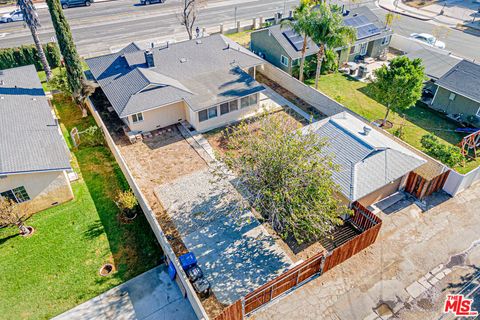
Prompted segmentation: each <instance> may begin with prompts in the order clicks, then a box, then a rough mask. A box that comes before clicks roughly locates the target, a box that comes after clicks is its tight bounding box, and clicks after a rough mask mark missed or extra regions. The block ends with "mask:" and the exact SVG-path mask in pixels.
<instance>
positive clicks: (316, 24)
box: [311, 2, 357, 89]
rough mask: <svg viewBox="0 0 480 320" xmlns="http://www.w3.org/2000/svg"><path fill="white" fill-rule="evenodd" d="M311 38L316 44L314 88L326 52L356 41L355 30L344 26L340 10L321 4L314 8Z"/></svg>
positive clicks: (316, 84)
mask: <svg viewBox="0 0 480 320" xmlns="http://www.w3.org/2000/svg"><path fill="white" fill-rule="evenodd" d="M311 37H312V39H313V41H314V42H315V43H317V44H318V48H319V49H318V52H317V69H316V72H315V88H316V89H318V80H319V78H320V73H321V70H322V62H323V60H324V59H325V55H326V51H327V50H334V49H335V48H340V47H344V46H347V45H351V44H352V43H354V42H355V40H356V39H357V32H356V30H355V28H352V27H348V26H345V25H344V24H343V17H342V12H341V9H340V8H339V7H338V6H333V5H329V4H327V3H325V2H322V3H320V4H318V5H317V6H315V10H314V18H313V27H312V32H311Z"/></svg>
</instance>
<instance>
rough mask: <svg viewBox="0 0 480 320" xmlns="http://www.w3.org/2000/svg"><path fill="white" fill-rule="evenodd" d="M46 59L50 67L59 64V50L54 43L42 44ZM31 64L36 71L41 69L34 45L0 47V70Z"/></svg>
mask: <svg viewBox="0 0 480 320" xmlns="http://www.w3.org/2000/svg"><path fill="white" fill-rule="evenodd" d="M43 50H44V51H45V55H46V56H47V61H48V63H49V64H50V67H51V68H56V67H58V66H60V63H61V56H60V50H59V48H58V46H57V44H56V43H53V42H50V43H47V44H44V45H43ZM30 64H33V65H35V68H36V69H37V71H40V70H43V67H42V63H41V62H40V58H39V57H38V54H37V48H36V47H35V45H33V44H32V45H24V46H21V47H17V48H6V49H0V70H3V69H9V68H15V67H21V66H27V65H30Z"/></svg>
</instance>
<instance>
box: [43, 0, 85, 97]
mask: <svg viewBox="0 0 480 320" xmlns="http://www.w3.org/2000/svg"><path fill="white" fill-rule="evenodd" d="M47 5H48V10H49V12H50V16H51V18H52V23H53V27H54V29H55V35H56V37H57V41H58V45H59V47H60V52H61V53H62V56H63V59H64V62H65V70H66V74H67V81H68V85H69V87H70V92H72V94H73V97H74V98H77V97H79V96H80V95H81V91H82V87H83V83H84V82H85V76H84V74H83V68H82V63H81V62H80V56H79V55H78V53H77V47H76V46H75V42H74V41H73V36H72V31H71V30H70V25H69V24H68V21H67V18H66V17H65V15H64V13H63V9H62V6H61V4H60V1H59V0H47Z"/></svg>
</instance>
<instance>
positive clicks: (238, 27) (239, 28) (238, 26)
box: [237, 21, 241, 32]
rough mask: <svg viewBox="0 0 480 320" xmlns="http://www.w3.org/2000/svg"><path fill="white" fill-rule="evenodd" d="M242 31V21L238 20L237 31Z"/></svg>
mask: <svg viewBox="0 0 480 320" xmlns="http://www.w3.org/2000/svg"><path fill="white" fill-rule="evenodd" d="M240 31H241V27H240V21H237V32H240Z"/></svg>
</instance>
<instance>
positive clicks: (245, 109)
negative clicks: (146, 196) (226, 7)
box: [87, 35, 265, 133]
mask: <svg viewBox="0 0 480 320" xmlns="http://www.w3.org/2000/svg"><path fill="white" fill-rule="evenodd" d="M263 63H264V61H263V60H262V59H260V58H258V57H257V56H255V55H254V54H253V53H252V52H250V51H248V50H247V49H244V48H242V47H241V46H240V45H238V44H236V43H235V42H233V41H231V40H229V39H228V38H226V37H224V36H223V35H214V36H209V37H205V38H201V39H194V40H190V41H184V42H179V43H175V44H167V45H165V46H163V47H156V48H151V49H148V50H141V49H139V47H138V46H136V45H135V44H130V45H129V46H127V47H126V48H124V49H123V50H121V51H120V52H117V53H113V54H109V55H105V56H100V57H96V58H91V59H88V60H87V64H88V65H89V67H90V69H91V72H92V74H93V76H94V78H95V79H96V81H97V82H98V83H99V84H100V86H101V88H102V90H103V92H104V93H105V95H106V97H107V98H108V100H109V101H110V103H111V105H112V107H113V108H114V110H115V111H116V113H117V114H118V116H119V117H120V119H122V121H123V122H124V123H125V124H126V125H128V127H129V128H130V130H131V131H134V132H139V133H142V132H148V131H152V130H155V129H158V128H162V127H166V126H169V125H172V124H176V123H179V122H182V121H187V122H189V123H190V125H191V126H193V127H194V128H195V129H196V130H197V131H199V132H203V131H207V130H210V129H213V128H216V127H220V126H224V125H226V124H228V123H231V122H235V121H238V120H241V119H242V118H244V117H246V116H248V115H251V114H254V113H255V112H256V111H258V107H259V101H260V99H259V93H260V92H261V91H263V90H265V88H264V87H263V86H262V85H260V84H259V83H258V82H257V81H255V79H254V78H255V70H256V67H257V66H260V65H262V64H263Z"/></svg>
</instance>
